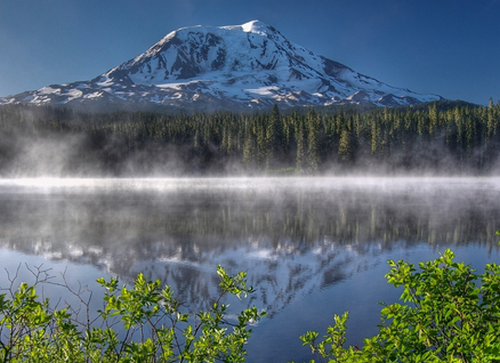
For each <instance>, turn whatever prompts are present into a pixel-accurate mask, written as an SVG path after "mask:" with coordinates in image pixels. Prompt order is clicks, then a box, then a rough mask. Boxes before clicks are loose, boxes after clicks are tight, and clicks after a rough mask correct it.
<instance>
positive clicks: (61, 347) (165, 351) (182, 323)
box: [0, 266, 265, 362]
mask: <svg viewBox="0 0 500 363" xmlns="http://www.w3.org/2000/svg"><path fill="white" fill-rule="evenodd" d="M39 272H40V271H39ZM217 274H218V276H219V277H220V289H221V292H220V295H219V296H218V297H217V298H216V299H215V300H214V303H213V306H212V308H211V309H210V310H208V311H201V312H199V313H197V314H190V313H185V312H182V309H181V308H182V307H181V304H180V303H179V301H178V300H176V299H175V296H174V292H173V291H172V290H171V289H170V287H169V286H165V287H162V286H161V283H160V281H159V280H157V281H146V280H145V278H144V276H143V275H139V276H138V277H137V279H136V280H135V283H134V286H133V287H131V288H128V287H126V286H125V285H124V286H122V287H119V286H118V280H117V279H114V278H112V279H111V280H109V281H105V280H104V279H102V278H101V279H99V280H98V283H99V284H100V285H101V286H102V287H103V288H105V289H106V291H105V295H104V308H103V309H102V310H101V311H99V316H98V318H96V319H93V320H90V319H86V321H84V322H80V321H77V320H76V316H77V315H78V314H76V315H75V314H73V313H69V310H68V309H69V307H68V308H66V309H60V310H57V309H52V308H50V304H49V300H48V299H45V300H40V299H39V297H38V296H37V293H36V291H35V286H29V285H28V284H26V283H22V284H21V285H20V286H19V288H17V289H16V290H14V289H12V286H11V288H10V289H7V290H8V291H9V293H5V294H1V295H0V362H216V361H224V362H243V361H245V354H246V352H245V349H244V346H245V344H246V343H247V341H248V338H249V337H250V334H251V330H250V329H249V325H250V324H251V323H253V322H256V321H258V320H259V319H260V318H261V317H262V316H264V315H265V313H263V312H259V311H257V309H256V307H255V306H254V307H252V308H249V309H246V310H244V311H242V312H241V313H240V315H239V316H238V321H237V322H236V323H234V324H231V323H229V322H228V321H227V320H226V319H225V317H226V315H225V312H226V309H227V307H228V305H226V304H223V303H222V300H221V299H222V298H223V297H224V296H225V295H228V294H229V295H235V296H237V297H238V298H240V297H242V296H246V295H247V294H248V293H251V292H253V288H252V287H250V286H247V283H246V275H245V273H244V272H240V273H239V274H237V275H235V276H229V275H228V274H227V273H226V271H225V270H224V268H222V267H221V266H218V267H217ZM36 277H37V282H36V283H35V285H36V284H37V283H38V282H40V280H39V279H38V277H39V273H37V274H36ZM42 280H43V279H42ZM11 282H12V280H11ZM64 285H65V287H67V288H68V289H69V287H68V285H67V284H64ZM70 291H72V290H70ZM72 292H73V291H72ZM74 294H75V295H76V296H77V297H78V298H80V301H81V302H82V303H83V305H84V307H86V308H87V309H88V307H89V305H88V301H84V300H83V299H81V294H80V292H79V291H77V292H74ZM72 312H74V310H72ZM87 316H88V315H87Z"/></svg>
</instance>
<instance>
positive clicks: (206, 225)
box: [0, 178, 500, 359]
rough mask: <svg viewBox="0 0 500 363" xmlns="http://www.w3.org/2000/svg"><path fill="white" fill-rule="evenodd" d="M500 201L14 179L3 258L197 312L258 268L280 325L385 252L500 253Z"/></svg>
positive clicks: (390, 189)
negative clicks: (284, 316)
mask: <svg viewBox="0 0 500 363" xmlns="http://www.w3.org/2000/svg"><path fill="white" fill-rule="evenodd" d="M499 197H500V179H496V178H395V179H388V178H284V179H279V178H269V179H258V178H255V179H43V180H35V179H33V180H30V179H26V180H0V203H1V208H0V248H3V249H4V250H6V251H8V250H15V251H17V252H22V253H24V254H27V255H36V256H40V258H41V259H49V260H59V261H67V262H68V263H70V262H71V263H76V264H79V265H92V266H95V267H97V268H98V269H100V270H101V271H102V272H103V273H106V274H112V275H118V276H120V278H121V279H122V280H125V281H131V280H132V279H133V278H135V276H136V275H137V274H138V273H139V272H144V273H145V275H146V276H148V277H149V278H154V279H156V278H160V279H161V280H162V281H163V282H165V283H168V284H169V285H171V286H172V287H173V289H174V290H175V291H177V292H178V295H179V298H180V299H181V301H185V302H186V304H187V305H189V306H192V307H194V308H196V309H201V308H207V307H208V306H210V304H211V300H210V297H213V296H215V295H216V289H217V279H216V276H215V266H216V265H217V264H218V263H220V264H221V265H223V266H225V267H226V269H227V270H228V271H230V272H232V273H234V272H237V271H247V272H248V278H249V282H250V283H251V285H253V286H254V287H255V288H256V289H257V292H256V293H255V294H254V295H252V297H251V299H250V301H247V302H246V303H249V304H255V305H257V306H258V307H259V308H262V309H266V310H267V311H268V312H269V313H270V316H271V318H273V317H275V316H276V315H279V313H280V312H281V311H283V310H284V309H286V307H287V306H288V305H290V304H291V303H293V302H297V301H301V300H303V301H307V299H308V297H309V296H310V295H311V294H315V293H317V292H321V291H327V290H328V289H329V288H330V287H332V286H334V285H335V284H338V283H339V282H345V281H347V282H348V281H349V279H350V278H352V277H353V276H354V275H356V274H358V273H361V272H362V271H370V270H371V269H373V268H374V266H376V265H380V264H385V260H381V259H380V258H377V257H378V256H383V257H384V258H387V257H388V256H389V258H392V257H391V256H392V254H398V255H399V254H400V252H401V251H411V250H412V249H414V248H419V247H421V246H422V245H425V246H427V249H428V251H429V254H428V258H429V259H431V258H435V257H437V251H442V250H443V249H444V248H447V247H452V248H453V246H461V247H463V246H468V245H472V246H474V248H479V249H480V250H482V251H486V252H487V254H488V255H491V254H492V253H493V254H494V255H495V256H497V253H498V249H497V247H496V246H497V237H496V236H495V231H496V230H497V229H499V228H500V219H499V217H500V205H499V203H498V201H499V200H500V199H499ZM393 251H398V252H397V253H396V252H393ZM0 258H1V257H0ZM20 262H22V261H20ZM382 278H383V276H382ZM0 282H1V280H0ZM0 286H1V284H0ZM377 302H378V301H377ZM336 313H342V311H337V312H336ZM318 314H321V312H318ZM330 317H331V314H329V315H327V316H325V317H324V318H325V319H329V318H330ZM375 318H376V319H378V315H377V316H376V317H375ZM264 324H265V323H264ZM375 324H376V322H375ZM301 332H305V329H303V330H302V331H301ZM297 336H298V335H297ZM286 344H294V345H297V346H299V347H300V341H299V340H298V339H297V341H294V342H293V343H286ZM305 353H307V351H306V352H305ZM291 359H297V358H293V357H292V358H291Z"/></svg>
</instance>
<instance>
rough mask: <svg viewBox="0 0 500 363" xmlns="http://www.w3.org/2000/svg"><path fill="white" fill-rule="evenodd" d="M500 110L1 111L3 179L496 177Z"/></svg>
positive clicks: (446, 105)
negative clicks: (363, 175) (368, 175)
mask: <svg viewBox="0 0 500 363" xmlns="http://www.w3.org/2000/svg"><path fill="white" fill-rule="evenodd" d="M499 123H500V104H499V103H497V104H496V105H494V104H493V102H490V104H489V105H488V106H474V105H470V104H466V103H458V102H449V101H441V102H434V103H429V104H425V105H421V106H418V107H405V108H371V109H363V108H353V107H349V108H345V109H344V108H335V109H320V108H318V109H314V108H305V109H294V110H291V111H289V110H286V112H282V111H281V110H279V109H278V107H277V106H274V107H273V109H272V110H271V111H269V112H260V113H234V112H216V113H192V114H183V113H176V114H166V113H156V112H129V111H119V112H113V113H91V112H81V111H74V110H70V109H64V108H52V107H45V106H38V107H37V106H23V105H3V106H0V175H1V176H3V177H18V176H138V175H142V176H180V175H264V174H266V175H327V174H328V175H344V174H348V173H372V174H373V173H374V174H384V175H396V174H415V173H418V174H421V173H429V174H431V173H432V174H435V173H437V174H440V175H467V174H473V175H478V174H483V175H488V174H492V173H495V172H496V170H497V168H498V165H499V164H498V161H499V160H498V156H499V150H500V148H499V146H500V135H499V132H500V130H499Z"/></svg>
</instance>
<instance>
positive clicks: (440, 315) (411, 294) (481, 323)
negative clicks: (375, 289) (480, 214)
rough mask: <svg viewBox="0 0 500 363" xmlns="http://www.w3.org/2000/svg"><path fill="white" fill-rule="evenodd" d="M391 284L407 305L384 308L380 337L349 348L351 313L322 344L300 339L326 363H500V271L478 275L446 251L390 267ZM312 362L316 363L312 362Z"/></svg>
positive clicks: (491, 268) (338, 319)
mask: <svg viewBox="0 0 500 363" xmlns="http://www.w3.org/2000/svg"><path fill="white" fill-rule="evenodd" d="M389 266H390V267H391V270H390V272H389V273H388V274H387V275H386V278H387V280H388V282H389V283H390V284H392V285H394V286H396V287H400V286H401V287H403V293H402V294H401V300H402V301H403V302H404V303H405V304H400V303H395V304H391V305H385V304H384V307H383V308H382V311H381V318H382V324H381V325H379V333H378V334H377V335H376V336H374V337H372V338H370V339H365V341H364V345H363V347H361V348H357V347H352V346H351V347H347V348H344V344H345V343H346V338H345V333H346V321H347V318H348V313H344V314H343V315H342V316H337V315H336V316H335V317H334V320H335V324H334V325H333V326H330V327H328V329H327V334H326V335H325V336H324V339H323V340H322V341H319V342H318V341H317V340H318V337H319V334H318V333H317V332H307V333H306V334H304V335H302V336H301V337H300V339H301V340H302V342H303V344H304V345H308V346H310V347H311V349H312V352H313V353H314V354H316V355H317V356H318V357H319V359H320V360H321V361H324V362H500V324H499V318H500V268H499V266H498V265H497V264H487V265H486V267H485V270H484V273H482V274H480V275H478V274H476V270H474V269H472V268H471V266H470V265H465V264H464V263H457V262H455V261H454V254H453V252H452V251H450V250H446V251H445V252H444V253H443V254H442V255H441V256H440V257H439V258H438V259H436V260H433V261H429V262H425V263H423V262H421V263H419V268H420V269H419V271H418V272H417V270H416V268H415V266H414V265H413V264H410V263H406V262H404V261H398V262H395V261H389ZM312 362H313V361H312Z"/></svg>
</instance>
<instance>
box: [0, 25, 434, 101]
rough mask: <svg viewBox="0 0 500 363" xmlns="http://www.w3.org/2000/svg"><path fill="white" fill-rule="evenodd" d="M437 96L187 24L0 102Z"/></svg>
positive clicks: (260, 30) (258, 33) (251, 31)
mask: <svg viewBox="0 0 500 363" xmlns="http://www.w3.org/2000/svg"><path fill="white" fill-rule="evenodd" d="M438 99H441V97H439V96H436V95H421V94H417V93H415V92H411V91H409V90H407V89H402V88H396V87H392V86H389V85H387V84H385V83H382V82H379V81H377V80H375V79H373V78H371V77H367V76H364V75H362V74H359V73H357V72H355V71H354V70H352V69H350V68H349V67H346V66H344V65H342V64H340V63H337V62H335V61H333V60H330V59H327V58H325V57H323V56H320V55H316V54H314V53H313V52H311V51H309V50H307V49H306V48H304V47H302V46H299V45H296V44H294V43H292V42H290V41H289V40H288V39H286V38H285V37H284V36H283V35H282V34H281V33H280V32H279V31H278V30H276V29H275V28H273V27H272V26H269V25H267V24H265V23H263V22H261V21H259V20H252V21H249V22H247V23H244V24H242V25H231V26H220V27H211V26H202V25H197V26H191V27H183V28H179V29H177V30H174V31H172V32H170V33H168V34H167V35H166V36H165V37H163V38H162V39H161V40H160V41H159V42H157V43H156V44H154V45H153V46H152V47H150V48H149V49H148V50H146V51H145V52H144V53H142V54H140V55H138V56H137V57H135V58H133V59H131V60H129V61H126V62H124V63H122V64H121V65H119V66H117V67H114V68H113V69H111V70H109V71H107V72H105V73H103V74H101V75H99V76H97V77H96V78H94V79H92V80H90V81H87V82H78V83H72V84H66V85H52V86H51V87H50V88H47V87H45V88H43V89H41V90H38V91H33V92H24V93H23V94H20V95H16V96H11V97H4V98H3V99H0V104H2V103H30V104H52V105H53V104H67V105H76V106H78V105H80V106H81V105H95V104H99V103H100V104H105V105H106V107H115V108H120V107H123V105H124V104H125V105H127V107H133V105H134V104H135V105H137V106H141V107H147V105H151V106H171V107H177V108H187V109H198V110H200V109H201V110H215V109H238V110H245V109H259V108H267V107H271V106H272V105H273V104H279V105H280V106H315V105H318V106H319V105H332V104H347V103H349V104H371V105H377V106H395V105H409V104H417V103H422V102H428V101H433V100H438Z"/></svg>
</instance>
